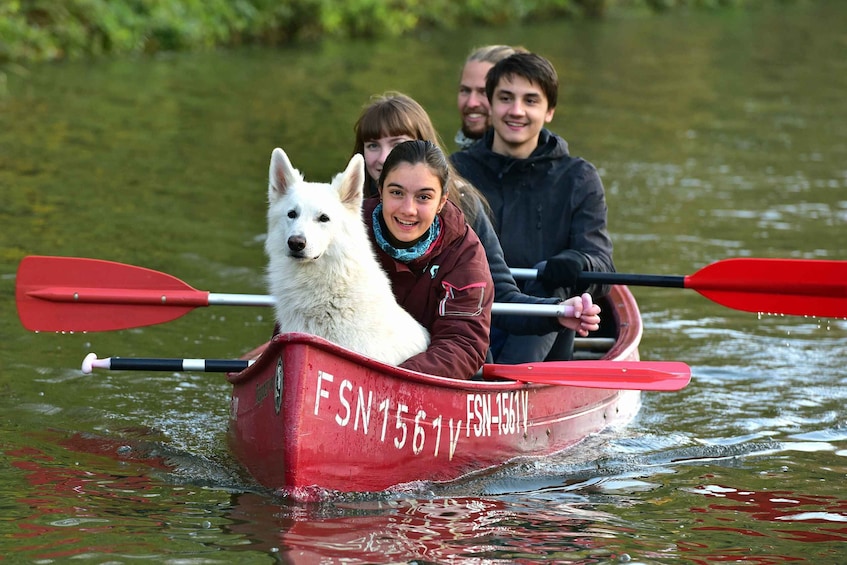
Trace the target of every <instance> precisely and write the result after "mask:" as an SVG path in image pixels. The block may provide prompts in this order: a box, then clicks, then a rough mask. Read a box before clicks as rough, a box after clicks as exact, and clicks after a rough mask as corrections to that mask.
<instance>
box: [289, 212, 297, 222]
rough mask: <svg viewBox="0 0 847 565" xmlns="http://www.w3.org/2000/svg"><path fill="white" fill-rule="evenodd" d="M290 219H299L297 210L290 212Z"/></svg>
mask: <svg viewBox="0 0 847 565" xmlns="http://www.w3.org/2000/svg"><path fill="white" fill-rule="evenodd" d="M288 217H289V218H291V219H292V220H293V219H294V218H296V217H297V212H296V211H295V210H289V211H288Z"/></svg>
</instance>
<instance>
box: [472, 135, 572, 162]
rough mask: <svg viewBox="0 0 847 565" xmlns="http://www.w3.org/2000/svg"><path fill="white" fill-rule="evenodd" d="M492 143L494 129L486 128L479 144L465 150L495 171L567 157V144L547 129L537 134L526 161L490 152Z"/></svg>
mask: <svg viewBox="0 0 847 565" xmlns="http://www.w3.org/2000/svg"><path fill="white" fill-rule="evenodd" d="M493 143H494V128H488V131H486V132H485V135H484V136H483V138H482V142H481V143H477V144H474V145H472V146H471V147H469V148H468V149H466V150H465V153H467V154H468V155H469V156H472V157H473V158H474V159H476V160H478V161H480V162H482V163H484V164H485V165H486V166H487V167H489V168H491V169H493V170H495V171H503V170H504V168H505V170H508V169H509V168H512V167H529V166H533V165H535V164H538V163H542V162H545V161H553V160H556V159H560V158H562V157H569V156H570V154H569V153H568V142H567V141H565V140H564V139H562V138H561V137H560V136H558V135H555V134H553V132H551V131H550V130H548V129H547V128H543V129H542V130H541V132H540V133H539V134H538V146H536V148H535V149H534V150H533V152H532V153H531V154H530V156H529V157H527V158H526V159H516V158H514V157H510V156H508V155H500V154H499V153H495V152H494V151H492V149H491V147H492V145H493Z"/></svg>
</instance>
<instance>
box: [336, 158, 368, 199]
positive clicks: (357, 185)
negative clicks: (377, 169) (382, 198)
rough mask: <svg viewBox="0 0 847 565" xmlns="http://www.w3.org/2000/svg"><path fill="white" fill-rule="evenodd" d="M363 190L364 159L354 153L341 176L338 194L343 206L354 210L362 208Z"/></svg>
mask: <svg viewBox="0 0 847 565" xmlns="http://www.w3.org/2000/svg"><path fill="white" fill-rule="evenodd" d="M364 190H365V159H364V157H362V155H361V154H359V153H356V154H355V155H353V157H352V158H351V159H350V162H349V163H348V164H347V168H346V169H345V170H344V174H343V175H342V176H341V185H340V186H339V187H338V194H339V196H340V197H341V202H342V204H344V205H345V206H347V207H349V208H352V209H354V210H359V209H360V208H361V207H362V199H363V198H364V196H363V194H364Z"/></svg>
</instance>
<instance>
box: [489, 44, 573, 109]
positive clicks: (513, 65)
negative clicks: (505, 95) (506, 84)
mask: <svg viewBox="0 0 847 565" xmlns="http://www.w3.org/2000/svg"><path fill="white" fill-rule="evenodd" d="M515 76H519V77H522V78H525V79H526V80H528V81H529V82H531V83H532V84H537V85H538V86H539V87H540V88H541V90H542V91H543V92H544V96H546V97H547V106H548V107H549V108H555V107H556V103H557V101H558V98H559V75H558V74H557V73H556V69H555V67H553V64H552V63H551V62H550V61H548V60H547V59H545V58H544V57H542V56H541V55H536V54H535V53H515V54H514V55H510V56H508V57H506V58H505V59H503V60H501V61H499V62H497V63H495V64H494V66H493V67H491V68H490V69H489V70H488V74H487V75H485V95H486V96H488V100H489V102H490V101H492V100H493V98H494V89H495V88H497V85H498V84H500V80H501V79H503V78H507V79H510V78H512V77H515Z"/></svg>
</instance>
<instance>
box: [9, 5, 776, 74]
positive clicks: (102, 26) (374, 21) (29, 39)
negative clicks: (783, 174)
mask: <svg viewBox="0 0 847 565" xmlns="http://www.w3.org/2000/svg"><path fill="white" fill-rule="evenodd" d="M763 1H769V0H467V1H465V2H456V1H455V0H427V1H423V0H63V1H61V2H56V1H55V0H4V1H3V2H0V64H3V63H9V62H13V63H27V62H40V61H54V60H62V59H79V58H86V57H95V56H100V55H125V54H144V53H155V52H159V51H179V50H201V49H210V48H215V47H226V46H234V45H242V44H264V45H278V44H283V43H288V42H292V41H300V40H311V39H316V38H320V37H376V36H397V35H401V34H404V33H409V32H412V31H414V30H417V29H424V28H427V27H429V28H433V27H435V28H438V27H455V26H460V25H471V24H473V25H503V24H506V23H514V22H521V21H533V20H538V19H541V18H551V17H562V18H565V17H570V18H603V17H606V16H607V14H608V13H609V12H611V11H612V10H615V9H619V8H627V9H642V10H650V11H653V12H659V11H664V10H670V9H676V8H738V7H742V6H747V5H752V4H756V3H761V2H763Z"/></svg>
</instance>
